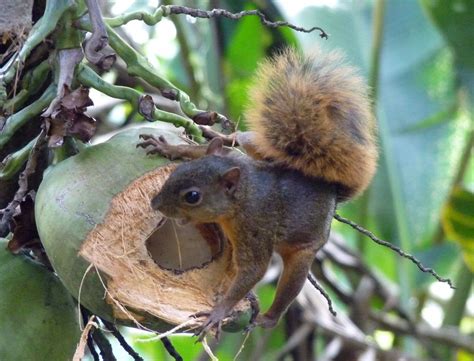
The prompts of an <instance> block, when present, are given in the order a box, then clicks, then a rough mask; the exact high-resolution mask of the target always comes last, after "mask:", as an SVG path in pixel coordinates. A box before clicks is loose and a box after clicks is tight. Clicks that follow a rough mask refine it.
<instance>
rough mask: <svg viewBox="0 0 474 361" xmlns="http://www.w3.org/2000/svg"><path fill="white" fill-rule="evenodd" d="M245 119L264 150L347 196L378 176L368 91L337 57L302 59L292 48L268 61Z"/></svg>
mask: <svg viewBox="0 0 474 361" xmlns="http://www.w3.org/2000/svg"><path fill="white" fill-rule="evenodd" d="M246 121H247V124H248V127H249V130H252V131H254V132H255V136H256V139H255V146H256V148H257V149H256V150H257V151H258V153H260V154H262V155H264V156H265V157H268V158H272V159H275V160H276V161H279V162H283V163H284V164H285V165H286V166H287V167H289V168H293V169H296V170H298V171H300V172H302V173H304V174H305V175H307V176H310V177H315V178H320V179H323V180H325V181H328V182H331V183H337V184H338V185H339V186H340V196H341V198H343V199H347V198H351V197H353V196H355V195H357V194H359V193H361V192H362V191H363V190H364V189H365V188H366V187H367V186H368V184H369V182H370V181H371V179H372V177H373V175H374V173H375V168H376V162H377V146H376V142H375V134H374V133H375V119H374V118H373V115H372V111H371V103H370V101H369V99H368V87H367V85H366V84H365V82H364V81H363V79H362V78H361V77H360V76H359V75H358V74H357V72H356V70H355V69H354V68H353V67H351V66H348V65H345V64H344V63H343V57H342V56H341V55H340V53H338V52H329V53H323V52H322V51H321V50H317V51H315V52H313V53H312V54H311V55H309V56H302V55H300V54H298V53H297V52H296V51H294V50H291V49H287V50H285V51H283V52H282V53H280V54H279V55H277V56H275V57H273V58H271V59H269V60H266V61H265V62H263V63H262V64H261V65H260V67H259V69H258V71H257V75H256V77H255V81H254V86H253V87H252V89H251V90H250V104H249V106H248V108H247V111H246Z"/></svg>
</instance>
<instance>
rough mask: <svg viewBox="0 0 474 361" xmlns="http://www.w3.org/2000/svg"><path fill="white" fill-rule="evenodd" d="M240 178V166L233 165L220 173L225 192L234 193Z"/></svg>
mask: <svg viewBox="0 0 474 361" xmlns="http://www.w3.org/2000/svg"><path fill="white" fill-rule="evenodd" d="M239 179H240V168H239V167H233V168H230V169H229V170H227V171H226V172H225V173H224V174H222V175H221V184H222V185H223V186H224V188H225V191H226V192H227V194H234V192H235V190H236V189H237V184H238V183H239Z"/></svg>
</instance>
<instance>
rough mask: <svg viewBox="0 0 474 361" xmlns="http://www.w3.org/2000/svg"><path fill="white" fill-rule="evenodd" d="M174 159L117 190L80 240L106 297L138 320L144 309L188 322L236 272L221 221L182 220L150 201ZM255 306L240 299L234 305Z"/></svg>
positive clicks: (118, 312) (117, 312)
mask: <svg viewBox="0 0 474 361" xmlns="http://www.w3.org/2000/svg"><path fill="white" fill-rule="evenodd" d="M175 167H176V165H175V164H169V165H167V166H164V167H161V168H158V169H156V170H153V171H151V172H148V173H146V174H144V175H143V176H141V177H139V178H137V179H136V180H135V181H133V182H132V183H131V184H130V185H129V186H128V187H127V188H126V189H125V190H123V191H122V192H121V193H119V194H117V195H116V196H115V197H114V198H113V200H112V202H111V203H110V207H109V210H108V212H107V215H106V217H105V219H104V221H103V222H102V223H101V224H99V225H97V226H96V227H95V228H94V229H93V230H92V231H91V232H90V233H89V234H88V236H87V238H86V240H85V241H84V243H83V244H82V247H81V250H80V252H79V254H80V255H81V256H82V257H83V258H84V259H86V260H87V261H89V262H90V263H91V264H93V265H94V266H95V267H96V268H97V269H98V270H100V271H101V273H102V274H103V275H105V276H104V277H103V278H105V279H104V283H105V286H106V287H107V292H106V298H107V302H108V303H109V304H110V305H111V306H112V308H113V310H114V316H115V317H116V318H118V319H125V320H132V321H136V320H138V321H140V319H139V318H138V316H136V313H137V311H138V313H144V314H146V313H148V314H150V315H153V316H155V317H158V318H160V319H162V320H164V321H166V322H168V323H170V324H180V323H183V322H185V321H188V320H189V316H190V315H192V314H194V313H196V312H199V311H204V310H210V309H211V308H212V307H213V306H214V304H215V303H216V302H217V301H218V300H219V299H220V297H221V296H222V295H223V294H224V292H225V291H226V290H227V289H228V287H229V285H230V282H231V280H232V276H233V274H234V270H233V267H232V262H231V257H232V255H231V247H230V246H229V245H228V244H227V243H226V242H223V241H222V240H221V239H219V238H220V237H219V232H218V230H217V229H216V228H215V227H216V226H214V225H205V226H200V227H204V228H201V229H200V230H199V231H198V230H197V229H196V228H195V227H193V226H191V225H188V226H185V227H182V226H177V225H175V224H174V223H173V222H172V221H170V220H164V219H163V216H162V215H161V214H160V213H159V212H158V211H155V210H153V209H152V208H151V206H150V201H151V199H152V198H153V197H154V196H155V195H156V194H157V193H158V191H159V190H160V189H161V187H162V186H163V184H164V182H165V180H166V178H167V177H168V176H169V174H170V173H171V172H172V171H173V170H174V168H175ZM209 234H211V236H209ZM203 235H204V236H205V237H206V238H204V237H203ZM249 307H250V305H249V303H248V301H246V300H242V301H241V302H239V304H238V305H237V306H236V307H235V310H236V311H246V310H248V309H249ZM127 310H130V311H131V312H128V311H127ZM132 315H133V316H132ZM133 317H135V318H136V319H135V320H133Z"/></svg>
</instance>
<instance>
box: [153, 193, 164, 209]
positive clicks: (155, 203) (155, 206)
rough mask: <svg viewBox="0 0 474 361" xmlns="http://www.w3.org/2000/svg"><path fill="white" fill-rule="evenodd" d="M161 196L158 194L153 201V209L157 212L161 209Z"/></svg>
mask: <svg viewBox="0 0 474 361" xmlns="http://www.w3.org/2000/svg"><path fill="white" fill-rule="evenodd" d="M161 203H162V201H161V194H160V193H158V195H156V196H155V197H154V198H153V199H152V200H151V208H153V209H155V210H159V209H160V207H161Z"/></svg>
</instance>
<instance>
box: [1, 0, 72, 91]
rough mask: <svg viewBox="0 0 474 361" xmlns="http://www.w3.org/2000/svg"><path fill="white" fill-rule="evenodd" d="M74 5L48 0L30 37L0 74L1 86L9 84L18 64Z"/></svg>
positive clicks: (65, 1) (69, 2)
mask: <svg viewBox="0 0 474 361" xmlns="http://www.w3.org/2000/svg"><path fill="white" fill-rule="evenodd" d="M73 5H74V1H72V0H48V1H47V2H46V9H45V11H44V14H43V16H42V17H41V19H39V20H38V22H37V23H36V24H35V25H34V26H33V28H32V29H31V31H30V35H29V36H28V38H27V39H26V41H25V43H24V44H23V46H22V48H21V50H20V51H19V53H18V56H17V57H16V59H15V60H14V61H13V62H12V63H11V65H10V66H9V68H8V69H7V70H6V72H5V73H4V74H0V80H1V82H2V83H3V84H2V85H3V86H6V85H7V84H9V83H10V82H11V81H12V80H13V78H14V77H15V74H16V71H17V69H18V67H19V66H20V64H23V62H24V61H25V59H26V58H27V57H28V56H29V55H30V53H31V51H32V50H33V49H34V48H35V47H36V46H37V45H38V44H40V43H41V42H42V41H43V40H44V39H45V38H46V37H47V36H48V35H49V34H50V33H51V32H53V30H54V29H55V28H56V25H57V24H58V21H59V19H61V17H62V15H63V14H64V12H65V11H66V10H67V9H69V8H70V7H72V6H73Z"/></svg>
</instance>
